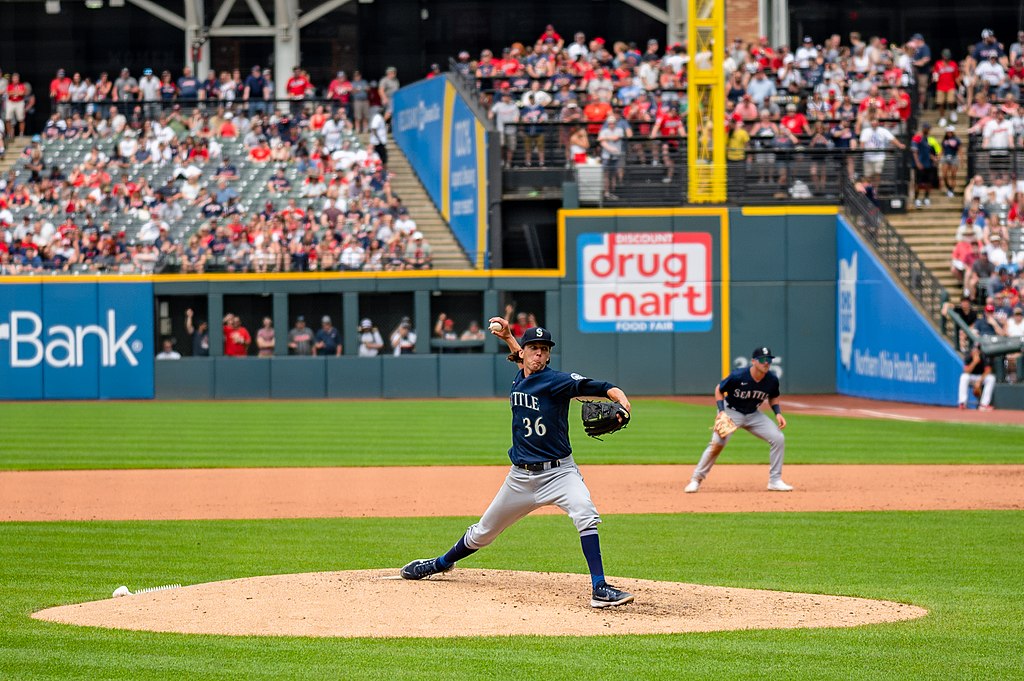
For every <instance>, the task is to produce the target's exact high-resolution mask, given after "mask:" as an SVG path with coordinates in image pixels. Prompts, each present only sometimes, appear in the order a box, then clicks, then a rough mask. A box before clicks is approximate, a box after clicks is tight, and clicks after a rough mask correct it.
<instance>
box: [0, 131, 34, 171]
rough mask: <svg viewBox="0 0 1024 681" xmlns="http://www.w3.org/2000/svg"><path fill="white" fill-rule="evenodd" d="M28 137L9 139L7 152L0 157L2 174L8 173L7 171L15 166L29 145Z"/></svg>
mask: <svg viewBox="0 0 1024 681" xmlns="http://www.w3.org/2000/svg"><path fill="white" fill-rule="evenodd" d="M28 142H29V138H28V137H12V138H9V139H8V140H7V153H6V154H4V157H3V158H2V159H0V175H7V172H8V171H9V170H10V169H11V168H13V167H14V164H15V163H17V162H18V159H20V158H21V154H22V152H23V151H25V147H27V146H28Z"/></svg>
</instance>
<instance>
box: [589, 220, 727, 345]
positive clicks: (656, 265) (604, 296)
mask: <svg viewBox="0 0 1024 681" xmlns="http://www.w3.org/2000/svg"><path fill="white" fill-rule="evenodd" d="M577 248H578V262H579V268H580V271H579V283H580V287H579V327H580V331H583V332H590V333H607V332H649V331H668V332H672V331H691V332H692V331H708V330H710V329H711V324H712V317H713V315H712V310H713V309H714V308H713V304H712V303H713V301H712V286H711V284H712V282H711V274H712V270H711V234H710V233H707V232H686V233H679V232H622V233H612V234H608V233H604V234H592V233H591V234H581V235H580V236H579V239H578V241H577Z"/></svg>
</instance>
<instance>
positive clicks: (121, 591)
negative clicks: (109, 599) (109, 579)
mask: <svg viewBox="0 0 1024 681" xmlns="http://www.w3.org/2000/svg"><path fill="white" fill-rule="evenodd" d="M131 595H132V592H131V591H129V590H128V587H126V586H119V587H117V588H116V589H114V598H120V597H121V596H131Z"/></svg>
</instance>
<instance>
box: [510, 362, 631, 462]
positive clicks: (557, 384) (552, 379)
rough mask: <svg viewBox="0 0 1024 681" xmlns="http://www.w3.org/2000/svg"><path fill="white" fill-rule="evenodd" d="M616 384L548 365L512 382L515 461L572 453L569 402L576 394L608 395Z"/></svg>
mask: <svg viewBox="0 0 1024 681" xmlns="http://www.w3.org/2000/svg"><path fill="white" fill-rule="evenodd" d="M614 387H615V386H614V385H612V384H611V383H605V382H604V381H592V380H590V379H589V378H587V377H586V376H580V375H579V374H567V373H565V372H563V371H555V370H554V369H550V368H547V367H545V368H544V369H541V370H540V371H538V372H536V373H533V374H530V375H529V376H523V371H522V369H520V370H519V373H518V374H516V377H515V379H513V381H512V390H511V391H510V392H509V404H510V405H511V406H512V447H511V449H509V450H508V457H509V458H510V459H512V463H514V464H524V463H542V462H544V461H554V460H555V459H562V458H565V457H567V456H569V455H570V454H572V446H571V445H570V444H569V402H570V401H571V400H572V398H574V397H580V396H589V397H607V396H608V391H609V390H611V389H612V388H614Z"/></svg>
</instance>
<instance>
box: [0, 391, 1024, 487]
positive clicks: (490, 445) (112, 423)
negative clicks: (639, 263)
mask: <svg viewBox="0 0 1024 681" xmlns="http://www.w3.org/2000/svg"><path fill="white" fill-rule="evenodd" d="M576 409H577V410H578V407H576ZM713 411H714V409H713V407H710V408H709V407H700V406H694V405H686V404H680V403H677V402H672V401H669V400H658V399H640V400H638V401H637V403H636V404H635V405H634V420H633V422H632V424H631V425H630V427H629V428H627V429H626V430H624V431H622V432H620V433H617V434H616V435H615V436H614V438H613V439H611V440H609V441H606V442H598V441H595V440H592V439H590V438H587V437H585V436H584V435H583V433H582V430H581V428H580V427H579V426H578V425H577V424H576V421H577V419H578V416H577V415H576V414H573V416H572V421H573V422H574V423H573V425H572V433H573V444H574V447H575V450H576V454H577V456H578V458H579V459H580V461H582V462H585V463H642V464H653V463H686V464H692V463H694V462H696V460H697V459H698V458H699V456H700V452H701V450H703V448H704V446H705V444H706V443H707V440H708V437H709V434H710V430H709V428H710V423H711V416H712V414H713ZM57 413H59V415H60V427H59V428H55V427H54V415H55V414H57ZM509 419H510V417H509V412H508V407H507V405H506V403H505V401H504V400H500V399H493V400H475V401H469V400H450V401H445V400H430V401H399V400H395V401H375V402H326V401H308V402H112V403H111V402H83V403H61V404H59V405H57V404H50V403H4V404H0V469H7V470H17V469H75V468H83V469H84V468H178V467H182V468H184V467H198V468H202V467H215V466H239V467H240V466H369V465H382V466H392V465H437V464H465V465H480V464H497V463H502V462H503V460H504V456H503V452H505V451H506V450H507V449H508V446H509ZM789 422H790V425H789V427H788V428H787V429H786V439H787V450H786V461H787V463H1024V437H1022V436H1024V428H1022V427H1018V426H998V425H978V424H959V423H958V424H946V423H910V422H902V421H892V420H888V419H875V420H872V419H853V418H845V417H829V416H803V415H799V414H795V415H792V416H791V417H790V418H789ZM997 441H998V442H1002V443H1003V446H1000V447H997V448H993V447H991V446H989V443H991V442H997ZM766 460H767V447H766V446H765V445H764V443H762V442H761V441H760V440H756V439H755V438H753V437H751V436H749V435H748V434H744V433H741V434H739V435H738V436H737V437H736V438H735V439H734V440H733V441H732V442H731V443H730V445H729V449H728V450H727V451H726V453H725V454H724V455H723V456H722V458H721V460H720V461H721V463H723V464H728V463H763V462H764V461H766Z"/></svg>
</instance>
